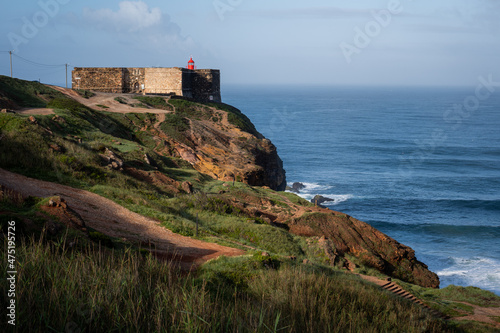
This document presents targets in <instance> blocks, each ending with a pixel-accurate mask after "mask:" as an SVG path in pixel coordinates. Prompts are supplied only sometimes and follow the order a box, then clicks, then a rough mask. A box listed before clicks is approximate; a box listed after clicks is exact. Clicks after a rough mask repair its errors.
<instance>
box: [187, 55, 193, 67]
mask: <svg viewBox="0 0 500 333" xmlns="http://www.w3.org/2000/svg"><path fill="white" fill-rule="evenodd" d="M188 69H193V70H194V61H193V57H191V59H189V61H188Z"/></svg>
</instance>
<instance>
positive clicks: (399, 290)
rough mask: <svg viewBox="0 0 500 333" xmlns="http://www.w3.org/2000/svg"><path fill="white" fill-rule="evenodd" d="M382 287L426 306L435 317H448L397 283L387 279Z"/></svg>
mask: <svg viewBox="0 0 500 333" xmlns="http://www.w3.org/2000/svg"><path fill="white" fill-rule="evenodd" d="M381 287H382V289H385V290H387V291H389V292H391V293H393V294H394V295H397V296H399V297H402V298H405V299H407V300H409V301H411V302H413V303H415V304H418V305H420V306H422V307H424V308H426V309H427V310H428V311H429V312H430V313H431V314H432V315H433V316H435V317H438V318H442V319H446V320H447V319H449V317H448V316H445V315H444V314H442V313H441V312H439V311H436V310H434V309H432V308H430V307H429V306H428V305H427V304H425V303H424V302H422V301H421V300H420V299H418V298H417V297H415V296H414V295H412V294H411V293H409V292H407V291H406V290H404V289H403V288H401V287H400V286H399V285H397V284H395V283H393V282H391V281H389V282H387V283H386V284H384V285H382V286H381Z"/></svg>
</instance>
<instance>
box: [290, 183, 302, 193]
mask: <svg viewBox="0 0 500 333" xmlns="http://www.w3.org/2000/svg"><path fill="white" fill-rule="evenodd" d="M305 188H306V186H305V185H304V184H302V183H293V184H292V187H290V188H289V189H290V191H292V192H295V193H300V190H303V189H305Z"/></svg>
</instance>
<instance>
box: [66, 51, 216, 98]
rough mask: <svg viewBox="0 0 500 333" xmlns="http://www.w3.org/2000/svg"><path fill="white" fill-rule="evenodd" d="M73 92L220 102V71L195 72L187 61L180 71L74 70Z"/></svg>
mask: <svg viewBox="0 0 500 333" xmlns="http://www.w3.org/2000/svg"><path fill="white" fill-rule="evenodd" d="M72 87H73V89H84V90H93V91H98V92H108V93H133V94H158V95H176V96H184V97H188V98H192V99H194V100H197V101H202V102H207V101H214V102H221V101H222V99H221V93H220V71H219V70H218V69H195V66H194V61H193V59H192V58H191V59H190V60H189V62H188V66H187V68H181V67H172V68H166V67H149V68H122V67H75V68H74V70H73V72H72Z"/></svg>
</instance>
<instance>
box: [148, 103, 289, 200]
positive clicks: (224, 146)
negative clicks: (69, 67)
mask: <svg viewBox="0 0 500 333" xmlns="http://www.w3.org/2000/svg"><path fill="white" fill-rule="evenodd" d="M189 108H190V109H189V118H187V117H186V118H183V119H184V120H185V121H186V122H185V126H184V127H183V129H182V135H181V136H177V135H172V133H171V132H170V128H169V127H167V126H164V124H167V123H168V122H169V121H170V119H169V118H170V116H171V115H169V114H167V115H158V117H157V123H156V124H155V125H154V128H155V130H156V133H157V135H158V137H159V138H161V139H162V141H163V144H159V145H158V146H157V149H156V150H157V152H158V153H160V154H164V155H171V156H175V157H180V158H182V159H184V160H185V161H187V162H189V163H190V164H191V165H192V166H193V167H194V168H195V169H196V170H197V171H199V172H202V173H204V174H207V175H210V176H211V177H213V178H215V179H218V180H223V181H233V180H235V181H240V182H244V183H246V184H249V185H253V186H267V187H269V188H271V189H273V190H278V191H283V190H285V187H286V177H285V170H284V169H283V162H282V161H281V159H280V157H279V156H278V153H277V151H276V147H275V146H274V145H273V144H272V143H271V141H269V140H267V139H265V138H264V137H263V136H262V135H261V134H260V133H258V132H257V131H255V129H254V128H252V129H247V130H245V128H243V129H242V128H241V127H242V126H238V125H239V124H238V122H236V121H234V114H231V113H230V112H227V111H223V110H219V109H217V108H216V107H207V106H204V105H202V104H197V103H191V104H189ZM175 112H176V114H178V115H179V116H180V117H182V116H183V115H185V114H186V108H185V105H184V106H183V105H181V106H176V110H175ZM238 112H239V111H238ZM195 113H196V114H197V116H193V114H195ZM237 116H238V117H245V116H244V115H242V114H238V115H237ZM245 118H246V117H245ZM246 120H247V118H246ZM248 122H249V120H248ZM235 123H236V124H235ZM250 124H251V123H250ZM252 127H253V125H252Z"/></svg>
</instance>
